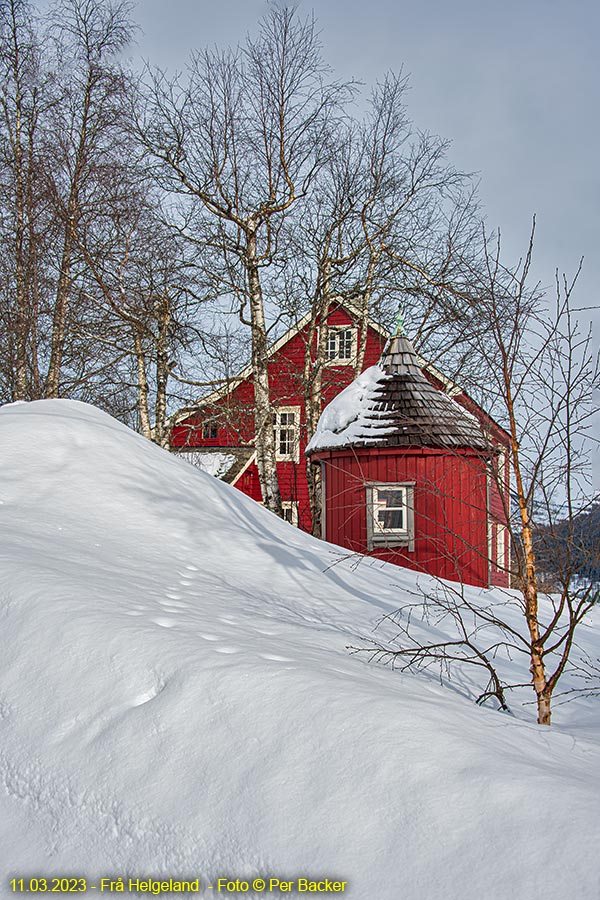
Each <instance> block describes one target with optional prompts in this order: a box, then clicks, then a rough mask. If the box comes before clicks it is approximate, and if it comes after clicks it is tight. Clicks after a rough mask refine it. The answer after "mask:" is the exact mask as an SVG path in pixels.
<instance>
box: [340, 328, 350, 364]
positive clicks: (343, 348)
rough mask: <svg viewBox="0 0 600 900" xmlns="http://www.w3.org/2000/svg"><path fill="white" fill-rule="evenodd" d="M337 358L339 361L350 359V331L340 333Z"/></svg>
mask: <svg viewBox="0 0 600 900" xmlns="http://www.w3.org/2000/svg"><path fill="white" fill-rule="evenodd" d="M338 336H339V350H338V356H339V357H340V359H351V357H352V331H350V329H348V331H340V332H338Z"/></svg>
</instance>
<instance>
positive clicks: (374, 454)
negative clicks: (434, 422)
mask: <svg viewBox="0 0 600 900" xmlns="http://www.w3.org/2000/svg"><path fill="white" fill-rule="evenodd" d="M315 459H319V460H323V462H324V463H325V467H326V474H325V484H326V498H325V509H326V520H327V521H326V529H327V537H328V539H329V540H331V541H334V542H335V543H339V544H341V545H342V546H343V547H347V548H348V549H349V550H353V551H355V552H357V553H367V552H368V553H369V555H370V556H377V557H379V558H380V559H384V560H386V561H387V562H393V563H396V564H397V565H402V566H408V567H409V568H411V569H417V570H419V571H424V572H429V573H430V574H432V575H437V576H439V577H441V578H449V579H451V580H455V581H457V580H462V581H464V582H466V583H467V584H474V585H481V586H487V585H488V549H487V508H486V493H487V485H486V460H485V459H483V458H482V457H481V456H479V455H478V454H475V453H473V452H471V451H459V452H453V453H449V452H445V451H441V450H433V449H412V448H407V449H403V448H397V447H395V448H378V449H373V450H365V449H364V448H360V449H356V450H351V449H349V450H347V451H341V450H338V451H336V452H335V453H331V452H324V453H320V454H316V456H315ZM375 482H384V483H391V484H395V483H406V482H408V483H414V485H415V488H414V529H415V543H414V550H413V551H409V550H408V549H407V548H403V547H397V548H387V549H386V548H375V549H373V550H370V551H369V550H368V546H367V508H366V488H367V485H368V484H370V483H375Z"/></svg>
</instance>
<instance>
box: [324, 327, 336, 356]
mask: <svg viewBox="0 0 600 900" xmlns="http://www.w3.org/2000/svg"><path fill="white" fill-rule="evenodd" d="M337 348H338V342H337V332H335V331H332V330H331V329H330V330H329V331H328V332H327V351H326V352H327V359H335V358H336V357H337Z"/></svg>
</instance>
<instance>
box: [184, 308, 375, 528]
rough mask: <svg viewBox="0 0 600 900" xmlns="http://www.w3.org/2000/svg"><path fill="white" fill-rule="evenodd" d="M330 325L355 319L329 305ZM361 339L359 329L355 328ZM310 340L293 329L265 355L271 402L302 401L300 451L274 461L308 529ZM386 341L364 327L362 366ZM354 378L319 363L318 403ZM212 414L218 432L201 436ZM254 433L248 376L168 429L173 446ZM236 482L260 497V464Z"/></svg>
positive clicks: (248, 441) (233, 442) (222, 442)
mask: <svg viewBox="0 0 600 900" xmlns="http://www.w3.org/2000/svg"><path fill="white" fill-rule="evenodd" d="M328 325H331V326H335V325H342V326H343V325H347V326H349V327H352V326H353V325H354V322H353V319H352V317H351V316H350V315H349V314H348V313H347V312H346V311H345V310H344V309H339V308H336V309H333V310H332V311H331V313H330V315H329V318H328ZM358 338H359V339H360V334H358ZM307 340H308V327H306V328H304V329H302V330H301V331H299V332H297V333H296V334H294V335H293V336H292V337H291V338H290V340H289V341H287V343H286V344H285V345H284V346H283V347H281V349H280V350H278V351H277V352H276V353H274V354H273V355H272V356H271V358H270V360H269V383H270V389H271V397H272V400H273V404H274V405H275V406H299V407H300V453H299V457H298V460H299V461H298V462H297V463H296V462H287V461H282V462H279V463H278V465H277V472H278V476H279V487H280V491H281V499H282V500H283V501H284V502H287V501H293V502H296V503H297V504H298V525H299V527H300V528H301V529H302V530H303V531H308V532H310V530H311V527H312V522H311V515H310V504H309V499H308V482H307V478H306V465H307V463H306V459H305V456H304V451H305V449H306V444H307V440H306V417H305V411H304V388H303V378H302V373H303V371H304V354H305V350H306V342H307ZM384 345H385V338H384V336H383V335H381V334H379V332H377V331H375V329H373V328H369V330H368V333H367V346H366V352H365V363H364V367H365V368H368V367H369V366H374V365H376V363H377V362H378V361H379V359H380V357H381V354H382V352H383V347H384ZM353 380H354V369H353V367H352V366H351V365H327V366H325V367H324V369H323V391H322V408H324V407H325V406H326V405H327V403H329V401H330V400H332V399H333V398H334V397H335V396H336V395H337V394H339V392H340V391H341V390H343V388H345V387H346V386H347V385H349V384H350V383H351V382H352V381H353ZM211 420H214V421H216V423H217V437H216V438H203V437H202V424H203V423H204V422H207V421H211ZM253 437H254V386H253V383H252V378H251V377H249V378H247V379H245V380H244V381H243V382H241V384H239V385H237V386H236V387H234V388H233V389H232V391H231V393H230V394H229V395H228V396H226V397H223V398H222V399H220V400H218V401H216V402H214V403H212V404H208V405H206V406H203V407H202V409H201V410H199V411H198V413H197V414H194V415H191V416H190V417H189V418H187V419H185V420H184V421H183V422H181V423H180V424H178V425H175V427H174V428H173V432H172V435H171V446H172V447H173V448H174V449H177V448H180V447H188V448H189V447H194V448H198V449H200V448H202V447H239V446H249V445H250V446H251V445H252V440H253ZM235 486H236V487H237V488H239V490H241V491H243V493H244V494H248V496H250V497H252V498H253V499H255V500H259V501H260V499H261V494H260V485H259V481H258V470H257V467H256V464H255V463H252V464H251V465H250V466H249V467H248V468H247V469H246V471H245V472H244V474H243V475H242V476H241V477H240V478H239V479H238V480H237V482H236V484H235Z"/></svg>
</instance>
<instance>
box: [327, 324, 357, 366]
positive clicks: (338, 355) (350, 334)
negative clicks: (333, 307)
mask: <svg viewBox="0 0 600 900" xmlns="http://www.w3.org/2000/svg"><path fill="white" fill-rule="evenodd" d="M325 356H326V359H327V362H328V363H329V364H330V365H331V364H333V365H337V366H349V365H351V364H352V363H353V362H354V359H355V357H356V328H348V327H346V326H344V325H342V326H339V325H335V326H333V327H331V328H328V329H327V345H326V348H325Z"/></svg>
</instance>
